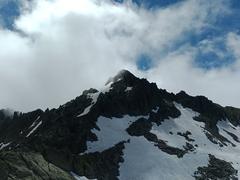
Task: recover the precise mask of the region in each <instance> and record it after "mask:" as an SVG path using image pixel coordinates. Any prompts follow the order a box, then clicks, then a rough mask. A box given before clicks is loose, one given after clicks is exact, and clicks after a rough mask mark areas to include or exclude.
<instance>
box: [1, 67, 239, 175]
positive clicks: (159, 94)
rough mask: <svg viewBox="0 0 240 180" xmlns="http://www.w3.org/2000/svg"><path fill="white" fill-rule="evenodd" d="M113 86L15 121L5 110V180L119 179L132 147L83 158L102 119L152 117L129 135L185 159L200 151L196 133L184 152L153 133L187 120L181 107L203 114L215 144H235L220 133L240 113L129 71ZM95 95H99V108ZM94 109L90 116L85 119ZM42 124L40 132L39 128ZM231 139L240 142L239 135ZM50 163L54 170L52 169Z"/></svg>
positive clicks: (113, 80) (118, 146) (18, 116)
mask: <svg viewBox="0 0 240 180" xmlns="http://www.w3.org/2000/svg"><path fill="white" fill-rule="evenodd" d="M107 84H108V86H109V87H110V90H109V91H107V92H99V91H98V90H96V89H89V90H86V91H84V92H83V94H82V95H81V96H79V97H77V98H75V99H74V100H72V101H70V102H68V103H66V104H64V105H62V106H60V107H59V108H57V109H51V110H49V109H47V110H46V111H42V110H36V111H33V112H29V113H14V115H13V116H12V117H11V118H10V117H8V116H6V115H5V114H4V113H3V112H2V111H0V143H5V144H6V143H10V144H9V145H8V146H6V147H3V148H2V149H3V150H0V167H4V168H0V177H4V178H5V177H6V178H7V177H8V176H11V177H16V178H15V179H22V178H23V179H24V178H25V179H27V178H30V179H34V178H35V179H58V178H59V179H61V177H59V175H62V179H71V178H72V177H71V175H69V172H71V171H73V172H75V173H76V174H78V175H81V176H86V177H88V178H97V179H100V180H115V179H117V176H118V175H119V163H121V162H122V161H123V158H122V155H123V149H124V143H127V142H119V144H116V145H115V146H114V147H111V148H109V149H107V150H105V151H103V152H96V153H90V154H82V153H84V152H85V151H86V150H87V141H97V136H96V135H95V134H94V133H92V131H91V130H92V129H93V128H98V127H97V125H96V122H97V120H98V117H99V116H104V117H109V118H111V117H123V116H124V115H126V114H127V115H130V116H148V117H149V118H148V119H145V118H140V119H138V120H137V121H135V122H134V123H132V124H131V125H129V127H128V128H127V129H126V131H127V133H128V134H129V135H130V136H143V137H144V138H145V139H147V140H148V141H150V142H152V143H153V145H155V146H156V147H158V148H159V150H161V151H163V152H165V153H168V154H170V155H175V156H177V157H179V158H181V157H183V156H184V155H185V154H186V153H188V152H191V151H194V150H195V148H194V146H193V145H192V144H191V143H193V141H194V140H193V139H191V138H190V137H189V136H190V135H191V132H185V133H178V135H179V136H183V137H184V138H185V139H186V140H187V141H188V142H186V144H185V146H184V147H183V148H181V149H180V148H176V147H172V146H169V145H168V143H167V142H165V141H163V140H161V139H159V138H158V137H157V136H156V135H155V134H152V133H151V132H150V130H151V128H152V124H153V123H156V124H157V125H161V123H162V122H163V121H164V120H166V119H167V121H168V120H169V121H171V118H177V117H179V116H180V115H181V112H180V111H179V110H178V109H177V108H176V106H175V103H179V104H181V105H183V106H184V107H187V108H191V109H192V110H194V111H196V112H198V113H200V115H199V116H198V117H195V120H197V121H201V122H204V123H205V130H206V136H207V137H209V139H212V141H213V142H214V139H218V140H219V141H220V142H221V144H222V145H225V144H226V142H228V143H229V141H228V139H226V138H224V137H223V136H221V135H220V134H219V132H218V128H217V126H216V124H217V122H218V121H219V120H222V119H226V118H228V119H229V121H230V122H232V123H233V124H234V125H239V124H240V123H239V119H240V110H239V109H236V108H232V107H225V108H224V107H222V106H220V105H218V104H215V103H213V102H212V101H210V100H208V99H207V98H206V97H203V96H197V97H192V96H189V95H187V94H186V93H185V92H180V93H178V94H176V95H175V94H173V93H168V92H167V91H166V90H162V89H158V87H157V85H156V84H155V83H149V82H148V81H147V80H146V79H139V78H137V77H135V76H134V75H133V74H131V73H130V72H129V71H126V70H123V71H121V72H120V73H119V74H118V75H117V76H115V77H113V78H111V79H110V80H109V82H108V83H107ZM129 89H130V90H129ZM92 94H95V95H98V96H97V97H98V98H97V101H96V102H95V103H93V99H92V98H91V95H92ZM88 107H90V110H89V112H88V113H86V114H85V115H84V116H79V115H80V114H82V113H83V112H84V111H85V110H86V108H88ZM37 124H39V127H37V128H36V129H34V128H35V127H36V125H37ZM33 130H34V131H33ZM31 131H33V132H31ZM228 134H229V135H230V136H232V137H233V139H234V140H235V141H238V139H237V137H235V136H234V135H233V134H231V133H230V132H229V133H228ZM0 149H1V147H0ZM10 149H11V150H10ZM25 159H27V160H25ZM36 159H37V160H36ZM13 161H16V162H17V163H16V164H14V163H12V162H13ZM37 162H40V163H41V164H39V163H37ZM49 163H50V166H51V168H50V169H49V168H48V167H46V166H47V165H49ZM29 164H31V166H32V167H29ZM46 164H47V165H46ZM41 166H43V169H42V167H41ZM18 167H22V168H21V169H20V170H17V171H16V173H17V174H16V173H15V171H14V172H13V169H18ZM33 167H34V168H35V169H32V168H33ZM52 169H54V171H52ZM50 170H51V172H50ZM4 178H3V179H4ZM13 179H14V178H13Z"/></svg>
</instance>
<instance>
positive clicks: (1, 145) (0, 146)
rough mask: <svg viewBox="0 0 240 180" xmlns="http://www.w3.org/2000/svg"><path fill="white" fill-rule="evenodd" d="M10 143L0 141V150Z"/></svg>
mask: <svg viewBox="0 0 240 180" xmlns="http://www.w3.org/2000/svg"><path fill="white" fill-rule="evenodd" d="M10 144H11V142H8V143H0V150H2V149H3V148H5V147H8V146H9V145H10Z"/></svg>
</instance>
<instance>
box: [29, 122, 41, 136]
mask: <svg viewBox="0 0 240 180" xmlns="http://www.w3.org/2000/svg"><path fill="white" fill-rule="evenodd" d="M41 124H42V121H40V122H39V123H38V124H37V125H36V126H35V127H34V128H33V129H32V130H31V131H30V132H29V133H28V134H27V135H26V137H29V136H30V135H31V134H32V133H34V131H36V130H37V128H38V127H39V126H40V125H41Z"/></svg>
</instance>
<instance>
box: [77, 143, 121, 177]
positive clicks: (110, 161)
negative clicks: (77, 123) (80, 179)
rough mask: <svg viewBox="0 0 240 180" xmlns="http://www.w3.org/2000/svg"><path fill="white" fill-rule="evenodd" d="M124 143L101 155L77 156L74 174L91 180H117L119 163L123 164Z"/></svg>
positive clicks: (97, 153)
mask: <svg viewBox="0 0 240 180" xmlns="http://www.w3.org/2000/svg"><path fill="white" fill-rule="evenodd" d="M124 143H125V142H121V143H119V144H117V145H115V146H114V147H112V148H110V149H108V150H105V151H103V152H101V153H99V152H96V153H89V154H85V155H82V156H77V157H76V158H75V160H74V162H73V169H74V172H76V173H78V174H79V175H83V176H86V177H88V178H91V179H95V178H97V179H99V180H117V179H118V178H117V176H119V170H118V169H119V163H120V162H123V158H122V156H123V152H122V151H123V149H124Z"/></svg>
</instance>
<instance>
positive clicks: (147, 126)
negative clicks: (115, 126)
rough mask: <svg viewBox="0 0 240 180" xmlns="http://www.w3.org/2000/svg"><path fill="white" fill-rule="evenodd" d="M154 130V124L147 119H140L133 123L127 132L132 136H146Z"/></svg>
mask: <svg viewBox="0 0 240 180" xmlns="http://www.w3.org/2000/svg"><path fill="white" fill-rule="evenodd" d="M151 128H152V123H151V122H150V121H149V120H148V119H145V118H140V119H138V120H137V121H135V122H133V123H132V124H131V125H130V126H129V127H128V128H127V129H126V131H127V132H128V134H130V135H131V136H144V135H145V134H147V133H149V131H150V130H151Z"/></svg>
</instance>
